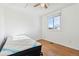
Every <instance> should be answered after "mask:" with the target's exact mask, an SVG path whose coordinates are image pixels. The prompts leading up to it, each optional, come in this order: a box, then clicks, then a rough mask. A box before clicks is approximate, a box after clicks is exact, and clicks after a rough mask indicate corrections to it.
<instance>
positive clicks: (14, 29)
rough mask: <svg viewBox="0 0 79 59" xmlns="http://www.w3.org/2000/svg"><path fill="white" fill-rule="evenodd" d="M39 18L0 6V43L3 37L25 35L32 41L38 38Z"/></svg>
mask: <svg viewBox="0 0 79 59" xmlns="http://www.w3.org/2000/svg"><path fill="white" fill-rule="evenodd" d="M40 29H41V28H40V18H39V17H38V16H37V15H34V14H30V13H29V14H27V13H23V12H20V11H17V10H13V9H11V8H6V7H1V6H0V41H1V39H3V38H4V35H18V34H24V33H25V34H27V35H28V36H29V37H31V38H32V39H36V40H37V39H39V38H40Z"/></svg>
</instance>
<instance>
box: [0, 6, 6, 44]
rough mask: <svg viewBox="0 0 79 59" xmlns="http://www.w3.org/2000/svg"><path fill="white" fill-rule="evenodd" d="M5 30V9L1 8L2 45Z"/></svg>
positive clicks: (0, 40)
mask: <svg viewBox="0 0 79 59" xmlns="http://www.w3.org/2000/svg"><path fill="white" fill-rule="evenodd" d="M4 35H5V28H4V8H2V7H0V44H1V42H2V40H3V39H4Z"/></svg>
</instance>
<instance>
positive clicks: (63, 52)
mask: <svg viewBox="0 0 79 59" xmlns="http://www.w3.org/2000/svg"><path fill="white" fill-rule="evenodd" d="M38 42H40V43H41V44H42V50H41V51H42V52H43V55H44V56H79V50H75V49H72V48H69V47H65V46H63V45H59V44H56V43H53V42H49V41H47V40H43V39H41V40H38Z"/></svg>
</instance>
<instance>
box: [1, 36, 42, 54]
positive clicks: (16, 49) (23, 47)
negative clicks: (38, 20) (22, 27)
mask: <svg viewBox="0 0 79 59" xmlns="http://www.w3.org/2000/svg"><path fill="white" fill-rule="evenodd" d="M40 53H41V44H40V43H38V42H36V41H35V40H33V39H31V38H28V37H26V36H18V38H8V39H7V41H6V43H5V45H4V46H3V48H2V50H1V52H0V56H40Z"/></svg>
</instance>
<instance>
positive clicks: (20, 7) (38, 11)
mask: <svg viewBox="0 0 79 59" xmlns="http://www.w3.org/2000/svg"><path fill="white" fill-rule="evenodd" d="M0 5H2V6H5V7H8V8H11V9H13V10H17V11H20V12H24V13H28V14H33V15H43V14H46V13H48V12H51V11H55V10H58V9H62V8H64V7H67V6H69V5H72V4H71V3H48V8H47V9H44V8H41V7H33V5H35V3H3V4H0Z"/></svg>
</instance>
